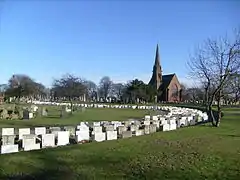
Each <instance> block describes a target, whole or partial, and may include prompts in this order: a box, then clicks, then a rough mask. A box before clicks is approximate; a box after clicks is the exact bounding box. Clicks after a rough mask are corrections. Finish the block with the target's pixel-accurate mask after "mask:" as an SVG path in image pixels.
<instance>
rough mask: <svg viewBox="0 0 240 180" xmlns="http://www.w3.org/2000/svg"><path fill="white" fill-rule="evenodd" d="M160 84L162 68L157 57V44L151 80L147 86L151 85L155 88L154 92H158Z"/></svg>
mask: <svg viewBox="0 0 240 180" xmlns="http://www.w3.org/2000/svg"><path fill="white" fill-rule="evenodd" d="M161 83H162V67H161V65H160V56H159V50H158V44H157V48H156V56H155V63H154V66H153V72H152V78H151V80H150V82H149V84H150V85H152V86H153V87H154V88H156V90H158V89H159V87H160V85H161Z"/></svg>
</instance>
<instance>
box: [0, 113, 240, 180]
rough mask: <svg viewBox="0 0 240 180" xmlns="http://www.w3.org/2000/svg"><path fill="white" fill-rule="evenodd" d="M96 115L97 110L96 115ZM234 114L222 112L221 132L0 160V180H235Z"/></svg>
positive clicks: (237, 139)
mask: <svg viewBox="0 0 240 180" xmlns="http://www.w3.org/2000/svg"><path fill="white" fill-rule="evenodd" d="M90 111H91V110H90ZM100 111H101V110H99V112H98V111H95V113H96V114H95V116H96V115H97V114H98V113H100ZM103 111H106V112H107V111H108V110H107V109H104V110H103ZM238 111H239V109H233V110H228V111H225V117H224V119H223V120H222V123H221V126H220V127H219V128H214V127H211V126H209V125H202V126H195V127H187V128H183V129H179V130H177V131H171V132H158V133H154V134H150V135H145V136H141V137H133V138H130V139H120V140H117V141H105V142H102V143H90V144H84V145H71V146H67V147H59V148H55V149H45V150H39V151H32V152H20V153H16V154H8V155H0V162H1V163H0V179H1V180H2V179H41V180H42V179H56V180H66V179H69V180H70V179H71V180H74V179H97V180H98V179H137V180H139V179H157V180H159V179H168V180H169V179H184V180H193V179H194V180H195V179H204V180H205V179H221V180H223V179H236V180H237V179H239V177H240V114H238V115H237V113H236V112H238ZM93 112H94V111H93ZM233 112H235V113H233ZM143 114H144V112H143ZM127 115H128V114H127V113H126V114H125V115H123V116H127ZM110 116H111V117H114V116H113V115H112V114H109V113H106V116H105V117H106V118H107V117H109V118H110ZM136 116H137V115H136ZM96 118H97V117H96Z"/></svg>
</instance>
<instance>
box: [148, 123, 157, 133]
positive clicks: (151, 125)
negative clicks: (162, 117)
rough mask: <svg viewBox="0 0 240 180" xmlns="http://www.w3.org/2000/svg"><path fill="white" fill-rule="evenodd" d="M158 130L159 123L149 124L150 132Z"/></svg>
mask: <svg viewBox="0 0 240 180" xmlns="http://www.w3.org/2000/svg"><path fill="white" fill-rule="evenodd" d="M155 132H157V125H156V124H150V125H149V133H155Z"/></svg>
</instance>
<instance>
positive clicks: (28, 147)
mask: <svg viewBox="0 0 240 180" xmlns="http://www.w3.org/2000/svg"><path fill="white" fill-rule="evenodd" d="M38 149H40V143H37V144H36V143H35V144H25V146H24V151H32V150H38Z"/></svg>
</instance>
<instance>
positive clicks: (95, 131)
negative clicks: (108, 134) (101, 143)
mask: <svg viewBox="0 0 240 180" xmlns="http://www.w3.org/2000/svg"><path fill="white" fill-rule="evenodd" d="M102 130H103V129H102V126H94V127H93V132H92V134H95V133H102V132H103V131H102Z"/></svg>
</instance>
